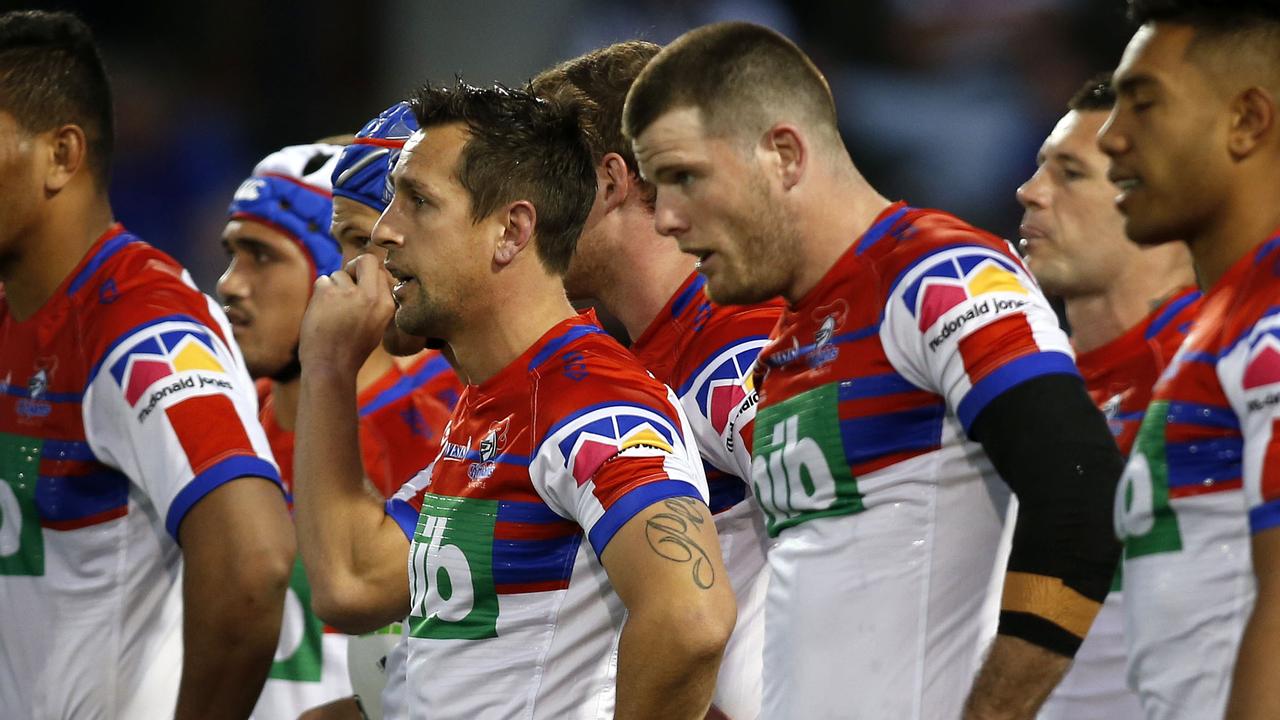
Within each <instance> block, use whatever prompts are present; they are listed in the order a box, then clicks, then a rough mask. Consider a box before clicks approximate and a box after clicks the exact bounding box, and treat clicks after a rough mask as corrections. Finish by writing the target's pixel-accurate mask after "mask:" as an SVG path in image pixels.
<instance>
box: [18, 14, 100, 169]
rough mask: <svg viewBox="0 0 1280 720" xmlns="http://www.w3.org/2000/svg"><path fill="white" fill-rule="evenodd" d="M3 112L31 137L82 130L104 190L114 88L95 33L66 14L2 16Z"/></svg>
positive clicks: (90, 161)
mask: <svg viewBox="0 0 1280 720" xmlns="http://www.w3.org/2000/svg"><path fill="white" fill-rule="evenodd" d="M0 109H2V110H4V111H5V112H8V113H9V114H11V115H13V117H14V119H15V120H16V121H17V123H18V125H19V126H21V127H22V129H23V130H25V131H27V132H29V133H41V132H45V131H47V130H52V129H54V128H57V127H60V126H62V125H78V126H80V128H81V129H82V130H84V134H85V138H86V145H87V147H86V163H87V165H88V168H89V171H90V172H91V173H92V175H93V177H94V179H95V180H96V181H97V183H98V185H99V187H100V188H101V189H104V190H105V189H106V186H107V182H108V180H109V178H110V174H111V153H112V147H113V145H114V135H115V129H114V122H113V119H112V104H111V85H110V83H109V82H108V80H107V71H106V68H105V67H104V66H103V64H102V57H101V56H100V55H99V54H98V48H97V46H96V45H95V44H94V41H93V33H92V32H90V30H89V27H88V26H87V25H85V24H84V22H83V21H81V20H80V19H79V18H78V17H76V16H75V15H72V14H71V13H66V12H44V11H40V10H22V11H14V12H7V13H4V14H3V15H0Z"/></svg>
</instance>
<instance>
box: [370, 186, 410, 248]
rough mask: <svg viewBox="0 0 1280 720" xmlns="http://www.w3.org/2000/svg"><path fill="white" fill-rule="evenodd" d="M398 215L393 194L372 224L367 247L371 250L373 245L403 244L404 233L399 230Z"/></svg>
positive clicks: (391, 245) (394, 245)
mask: <svg viewBox="0 0 1280 720" xmlns="http://www.w3.org/2000/svg"><path fill="white" fill-rule="evenodd" d="M399 215H400V208H399V205H398V203H397V201H396V198H395V196H392V198H391V203H390V204H388V205H387V209H386V210H383V211H382V214H381V215H379V216H378V221H377V222H375V223H374V224H373V230H372V231H371V232H370V233H369V245H367V246H366V247H367V248H368V249H370V250H372V249H373V247H374V246H377V247H380V248H385V249H390V248H393V247H400V246H402V245H404V233H402V232H401V231H400V230H399Z"/></svg>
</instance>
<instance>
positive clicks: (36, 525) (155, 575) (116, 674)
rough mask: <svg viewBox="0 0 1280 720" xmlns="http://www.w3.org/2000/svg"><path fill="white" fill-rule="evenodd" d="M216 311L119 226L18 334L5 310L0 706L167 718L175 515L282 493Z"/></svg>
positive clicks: (1, 329) (174, 659)
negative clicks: (241, 493)
mask: <svg viewBox="0 0 1280 720" xmlns="http://www.w3.org/2000/svg"><path fill="white" fill-rule="evenodd" d="M256 415H257V402H256V398H255V395H254V390H253V384H252V382H251V381H250V379H249V375H248V373H247V371H246V370H245V367H244V361H243V360H242V359H241V357H240V353H239V350H238V349H237V347H236V345H235V343H234V341H232V340H231V331H230V328H229V327H228V325H227V323H226V319H225V318H224V317H223V315H222V311H221V309H219V308H218V306H217V305H216V304H215V303H214V302H213V301H212V300H211V299H210V298H208V297H206V296H204V295H202V294H201V293H200V292H199V291H198V290H196V288H195V286H194V284H192V282H191V278H190V277H189V276H188V275H187V273H186V271H185V270H183V269H182V267H181V266H179V265H178V264H177V263H176V262H175V261H174V260H173V259H171V258H169V257H168V256H167V255H165V254H163V253H161V252H160V251H158V250H156V249H154V248H152V247H151V246H149V245H147V244H146V243H144V242H142V241H141V240H139V239H138V238H136V237H134V236H133V235H131V234H129V233H128V232H126V231H125V230H124V228H123V227H121V226H119V225H116V226H114V227H112V228H111V230H110V231H108V232H107V233H106V234H105V235H103V236H102V237H101V238H99V239H98V240H97V241H96V242H95V243H94V244H93V246H92V247H91V248H90V249H89V251H88V252H87V253H86V255H85V257H84V258H83V260H82V261H81V262H80V264H79V265H78V266H77V267H76V269H75V270H74V271H73V272H72V273H71V274H70V275H69V276H68V277H67V278H66V280H64V281H63V283H62V284H61V286H59V288H58V289H57V290H56V291H55V292H54V294H53V296H52V297H51V298H50V299H49V300H48V301H47V302H46V303H45V304H44V305H43V306H42V307H41V308H40V309H39V310H38V311H36V313H35V314H34V315H33V316H32V317H30V318H27V319H26V320H24V321H18V320H17V319H15V318H14V317H12V316H11V315H10V314H9V309H8V305H7V303H5V302H4V300H3V298H0V647H3V648H4V651H3V652H0V707H3V708H4V712H5V714H6V716H12V717H24V718H26V717H38V718H72V717H74V718H116V717H120V718H125V717H130V718H132V717H166V716H170V715H172V713H173V709H174V703H175V701H176V699H177V691H178V680H179V678H180V675H181V672H182V657H183V656H182V602H181V584H182V583H181V579H182V553H181V550H180V549H179V547H178V544H177V538H178V529H179V526H180V525H181V523H182V520H183V518H184V517H186V514H187V512H189V511H190V510H191V508H192V507H194V506H195V505H196V503H198V502H199V501H200V499H201V498H203V497H205V496H206V495H207V494H209V493H210V492H211V491H213V490H215V489H216V488H218V487H219V486H221V485H222V484H224V483H226V482H229V481H231V480H235V479H236V478H240V477H245V476H254V477H262V478H267V479H269V480H272V481H275V482H279V475H278V473H277V470H276V466H275V464H274V463H273V461H272V458H271V451H270V449H269V448H268V445H267V440H266V437H265V435H264V434H263V432H262V428H261V427H260V426H259V425H258V422H257V417H256Z"/></svg>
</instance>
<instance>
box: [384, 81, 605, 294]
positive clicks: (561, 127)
mask: <svg viewBox="0 0 1280 720" xmlns="http://www.w3.org/2000/svg"><path fill="white" fill-rule="evenodd" d="M409 105H410V107H412V108H413V114H414V116H415V117H416V118H417V120H418V126H419V127H421V128H422V129H424V130H426V129H428V128H431V127H438V126H440V125H447V124H451V123H462V124H463V125H464V126H465V127H466V130H467V133H468V135H469V137H468V138H467V143H466V145H465V146H464V147H463V149H462V153H461V155H460V157H459V159H458V167H457V168H456V169H455V172H456V173H457V176H458V180H459V182H460V183H461V184H462V187H463V188H465V189H466V191H467V193H468V194H469V195H470V197H471V218H472V220H473V221H474V222H480V220H482V219H484V218H486V217H488V216H489V215H490V214H492V213H493V212H494V211H495V210H497V209H498V208H499V207H501V206H502V205H504V204H506V203H509V202H513V201H516V200H528V201H529V202H531V203H532V204H533V206H534V208H535V210H536V211H537V226H536V227H535V229H534V247H535V249H536V250H537V254H538V257H539V259H541V261H542V264H543V265H544V266H545V267H546V268H547V269H548V270H550V271H551V272H554V273H556V274H557V275H563V274H564V272H565V270H566V269H567V268H568V267H569V259H570V258H572V257H573V252H574V249H575V248H576V247H577V243H578V235H580V234H581V233H582V226H583V223H585V222H586V220H587V213H589V212H590V211H591V204H592V202H593V201H594V200H595V191H596V173H595V166H594V165H593V164H592V162H591V151H590V150H589V149H588V148H587V146H586V144H585V142H584V141H583V139H582V135H581V133H580V132H579V130H578V118H577V116H576V114H574V113H573V112H571V111H570V110H568V109H566V108H565V107H564V106H562V105H561V104H560V103H557V102H554V101H549V100H542V99H539V98H538V97H536V96H535V95H534V94H533V93H532V91H531V90H528V89H512V88H508V87H504V86H502V85H494V86H493V87H488V88H478V87H473V86H471V85H467V84H466V83H463V82H462V81H458V82H457V83H455V84H454V85H452V86H449V87H444V86H432V85H426V86H424V87H422V88H421V89H419V90H418V91H416V92H415V93H414V94H413V96H412V97H411V98H410V100H409Z"/></svg>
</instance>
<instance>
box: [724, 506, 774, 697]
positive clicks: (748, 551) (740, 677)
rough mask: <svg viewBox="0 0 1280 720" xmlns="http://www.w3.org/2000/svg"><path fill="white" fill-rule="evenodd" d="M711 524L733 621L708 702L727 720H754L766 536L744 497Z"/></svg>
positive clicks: (759, 517)
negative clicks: (734, 607)
mask: <svg viewBox="0 0 1280 720" xmlns="http://www.w3.org/2000/svg"><path fill="white" fill-rule="evenodd" d="M715 523H716V531H717V532H718V534H719V537H720V550H721V552H722V553H723V554H724V564H725V569H727V570H728V571H729V582H730V584H732V585H733V594H734V596H735V597H736V598H737V601H738V622H737V625H735V626H734V629H733V635H732V636H731V637H730V638H729V644H728V645H726V646H725V650H724V659H723V660H722V661H721V663H720V675H719V677H718V678H717V679H716V692H715V695H714V696H713V698H712V704H713V705H714V706H715V707H716V709H717V710H719V711H720V712H722V713H724V714H725V715H727V716H728V717H729V719H730V720H756V719H757V718H759V717H760V696H761V692H762V685H763V682H762V678H761V673H762V672H763V665H764V603H765V593H766V590H767V588H768V584H769V573H768V572H767V569H766V566H765V547H766V543H767V541H768V536H767V535H766V534H765V529H764V520H763V516H762V515H761V513H760V510H759V508H758V507H757V506H756V502H755V500H754V499H753V498H751V497H750V496H748V497H747V499H745V500H743V501H742V502H740V503H738V504H737V505H735V506H733V507H732V508H730V509H728V510H726V511H724V512H722V513H720V514H719V515H716V516H715Z"/></svg>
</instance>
